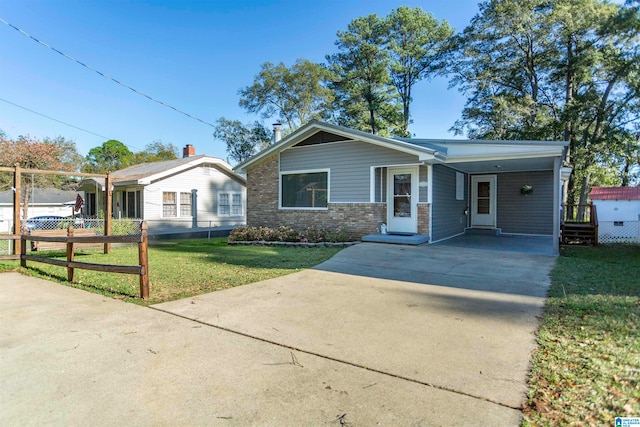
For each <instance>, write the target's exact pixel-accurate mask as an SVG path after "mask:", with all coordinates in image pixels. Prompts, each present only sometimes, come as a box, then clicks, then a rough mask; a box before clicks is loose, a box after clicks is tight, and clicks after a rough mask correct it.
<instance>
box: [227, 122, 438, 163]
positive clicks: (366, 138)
mask: <svg viewBox="0 0 640 427" xmlns="http://www.w3.org/2000/svg"><path fill="white" fill-rule="evenodd" d="M321 131H325V132H330V133H333V134H336V135H341V136H344V137H345V138H347V139H351V140H358V141H363V142H367V143H370V144H374V145H380V146H383V147H388V148H392V149H394V150H398V151H402V152H405V153H410V154H415V155H416V156H418V157H420V158H423V157H424V158H430V159H433V158H439V159H443V158H445V157H446V154H445V153H444V152H441V151H439V149H441V148H442V147H436V146H434V145H433V144H422V145H419V144H411V143H409V142H407V141H403V140H401V139H394V138H385V137H382V136H379V135H373V134H371V133H367V132H363V131H360V130H356V129H350V128H347V127H344V126H338V125H333V124H329V123H325V122H321V121H319V120H311V121H309V122H308V123H307V124H305V125H304V126H302V127H300V128H298V129H297V130H295V131H294V132H293V133H291V134H289V135H287V136H286V137H285V138H283V139H281V140H280V141H279V142H277V143H275V144H273V145H271V146H269V147H267V148H265V149H264V150H262V151H260V152H259V153H258V154H256V155H255V156H253V157H251V158H250V159H248V160H245V161H244V162H242V163H240V164H239V165H237V166H236V167H235V170H236V171H238V172H241V173H242V172H243V171H245V170H246V169H247V167H249V166H251V165H252V164H254V163H256V162H258V161H260V160H262V159H264V158H266V157H267V156H269V155H271V154H275V153H279V152H281V151H283V150H286V149H287V148H289V147H292V146H294V145H295V144H297V143H299V142H301V141H303V140H304V139H306V138H308V137H310V136H312V135H314V134H316V133H318V132H321ZM445 151H446V150H445Z"/></svg>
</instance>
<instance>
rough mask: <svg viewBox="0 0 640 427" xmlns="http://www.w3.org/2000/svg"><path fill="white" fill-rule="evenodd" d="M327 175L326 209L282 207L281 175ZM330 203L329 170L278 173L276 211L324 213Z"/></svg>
mask: <svg viewBox="0 0 640 427" xmlns="http://www.w3.org/2000/svg"><path fill="white" fill-rule="evenodd" d="M322 172H326V174H327V207H326V208H307V207H289V206H282V175H298V174H303V173H322ZM329 203H331V169H328V168H327V169H300V170H293V171H280V173H279V176H278V209H280V210H283V211H326V210H328V209H329Z"/></svg>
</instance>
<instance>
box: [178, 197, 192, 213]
mask: <svg viewBox="0 0 640 427" xmlns="http://www.w3.org/2000/svg"><path fill="white" fill-rule="evenodd" d="M180 216H191V192H189V193H180Z"/></svg>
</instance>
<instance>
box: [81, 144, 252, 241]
mask: <svg viewBox="0 0 640 427" xmlns="http://www.w3.org/2000/svg"><path fill="white" fill-rule="evenodd" d="M184 155H185V157H183V158H181V159H175V160H167V161H163V162H154V163H143V164H139V165H134V166H131V167H128V168H125V169H121V170H118V171H115V172H113V173H112V178H113V216H114V217H115V218H135V219H144V220H145V221H147V224H148V226H149V232H150V233H168V232H179V231H183V230H185V229H189V228H202V227H207V228H210V227H235V226H239V225H243V224H245V222H246V216H245V210H246V190H245V184H246V181H245V178H244V177H243V176H242V175H239V174H237V173H235V172H233V170H232V169H231V166H230V165H229V164H228V163H226V162H224V161H223V160H221V159H219V158H217V157H211V156H207V155H199V156H196V155H194V150H193V147H192V146H190V145H188V146H187V147H185V150H184ZM81 189H83V190H85V192H86V193H87V197H86V200H85V205H84V206H83V213H84V214H85V215H86V216H96V215H98V214H99V212H100V210H101V209H102V206H104V198H103V197H104V195H103V194H104V182H103V181H102V180H99V181H96V180H93V179H88V180H85V181H83V182H82V184H81Z"/></svg>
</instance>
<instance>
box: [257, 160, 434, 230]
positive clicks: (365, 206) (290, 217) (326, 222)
mask: <svg viewBox="0 0 640 427" xmlns="http://www.w3.org/2000/svg"><path fill="white" fill-rule="evenodd" d="M278 185H279V163H278V155H277V154H276V155H273V156H271V157H268V158H266V159H264V160H263V161H262V162H260V163H259V164H257V165H254V166H253V167H251V169H249V170H247V225H249V226H254V227H258V226H265V227H271V228H275V227H279V226H282V225H285V226H289V227H291V228H294V229H303V228H307V227H316V228H322V229H326V230H336V229H339V228H340V229H343V230H345V231H346V232H347V233H348V235H349V238H350V239H352V240H360V238H361V237H362V236H365V235H367V234H375V233H378V232H380V224H382V223H383V222H387V204H386V203H329V205H328V206H327V209H326V210H304V209H300V210H298V209H284V210H281V209H279V208H278V194H279V191H278ZM418 232H419V233H420V234H425V235H428V234H429V204H428V203H420V204H418Z"/></svg>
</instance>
